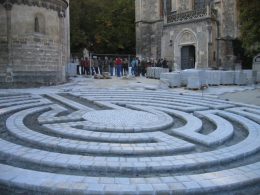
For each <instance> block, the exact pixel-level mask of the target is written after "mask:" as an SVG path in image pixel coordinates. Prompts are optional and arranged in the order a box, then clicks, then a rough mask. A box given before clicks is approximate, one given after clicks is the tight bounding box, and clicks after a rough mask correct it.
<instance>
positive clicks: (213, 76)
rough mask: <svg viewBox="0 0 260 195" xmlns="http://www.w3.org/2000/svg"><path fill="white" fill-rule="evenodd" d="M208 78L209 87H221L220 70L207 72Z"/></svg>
mask: <svg viewBox="0 0 260 195" xmlns="http://www.w3.org/2000/svg"><path fill="white" fill-rule="evenodd" d="M206 75H207V76H206V77H207V82H208V85H220V83H221V71H219V70H207V71H206Z"/></svg>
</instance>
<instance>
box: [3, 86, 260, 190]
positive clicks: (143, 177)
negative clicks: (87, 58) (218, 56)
mask: <svg viewBox="0 0 260 195" xmlns="http://www.w3.org/2000/svg"><path fill="white" fill-rule="evenodd" d="M259 114H260V107H257V106H252V105H245V104H239V103H235V102H228V101H223V100H219V99H212V98H210V97H207V96H206V97H201V96H197V95H183V94H177V93H170V92H160V91H130V90H96V89H90V90H89V91H82V92H78V93H64V94H46V95H42V96H40V95H30V94H17V95H6V96H1V97H0V119H1V120H0V128H1V129H0V192H3V193H14V194H16V193H17V194H18V193H25V194H27V193H28V194H29V193H32V194H89V195H95V194H101V195H103V194H104V195H107V194H113V195H117V194H120V195H121V194H131V195H132V194H136V195H145V194H149V195H150V194H151V195H153V194H156V195H157V194H211V193H213V194H236V193H237V192H239V191H241V190H242V191H243V192H244V193H246V194H257V193H260V187H259V183H260V141H259V140H260V121H259V119H260V118H259Z"/></svg>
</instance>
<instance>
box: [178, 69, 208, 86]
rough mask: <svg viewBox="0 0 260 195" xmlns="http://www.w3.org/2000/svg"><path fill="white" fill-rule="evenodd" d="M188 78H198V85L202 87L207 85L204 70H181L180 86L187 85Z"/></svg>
mask: <svg viewBox="0 0 260 195" xmlns="http://www.w3.org/2000/svg"><path fill="white" fill-rule="evenodd" d="M190 77H197V78H199V81H200V84H201V85H202V86H206V85H207V76H206V72H205V70H195V69H188V70H183V71H182V72H181V84H182V85H187V84H188V79H189V78H190Z"/></svg>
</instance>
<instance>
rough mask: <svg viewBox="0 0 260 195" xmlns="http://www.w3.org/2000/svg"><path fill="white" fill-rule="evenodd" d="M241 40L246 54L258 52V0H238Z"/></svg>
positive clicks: (259, 45)
mask: <svg viewBox="0 0 260 195" xmlns="http://www.w3.org/2000/svg"><path fill="white" fill-rule="evenodd" d="M238 2H239V8H240V23H241V37H240V39H241V41H242V47H243V48H244V49H245V52H246V54H247V55H248V56H250V57H252V56H254V55H256V54H257V53H260V14H259V13H260V0H250V1H249V0H239V1H238Z"/></svg>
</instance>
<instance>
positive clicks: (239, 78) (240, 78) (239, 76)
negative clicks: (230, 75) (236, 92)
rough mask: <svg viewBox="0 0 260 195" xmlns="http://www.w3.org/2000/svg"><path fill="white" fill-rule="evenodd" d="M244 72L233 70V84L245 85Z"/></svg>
mask: <svg viewBox="0 0 260 195" xmlns="http://www.w3.org/2000/svg"><path fill="white" fill-rule="evenodd" d="M246 83H247V79H246V73H244V72H243V71H235V84H236V85H246Z"/></svg>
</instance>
